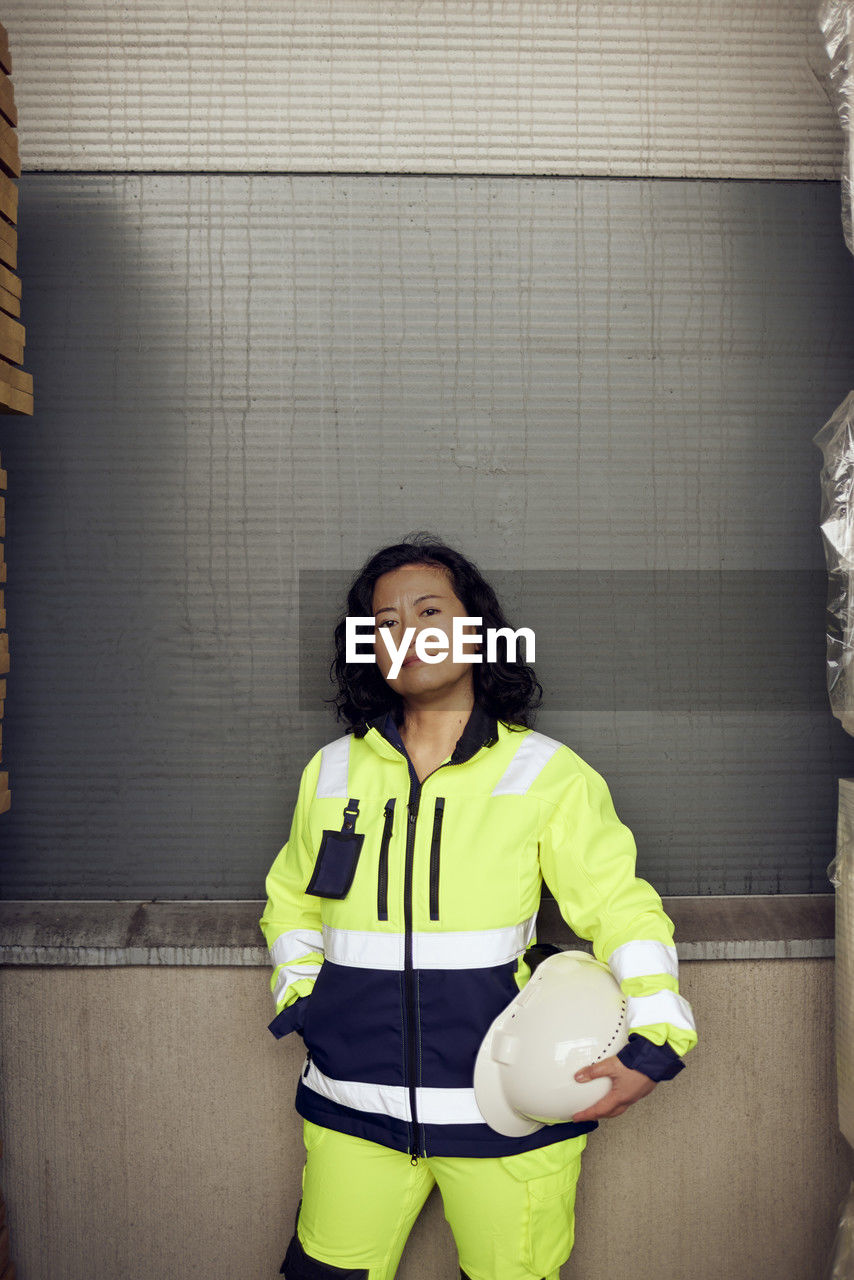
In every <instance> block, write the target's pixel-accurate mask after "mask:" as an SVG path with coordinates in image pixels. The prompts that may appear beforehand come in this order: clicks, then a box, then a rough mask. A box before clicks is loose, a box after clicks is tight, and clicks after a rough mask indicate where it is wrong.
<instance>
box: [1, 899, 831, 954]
mask: <svg viewBox="0 0 854 1280" xmlns="http://www.w3.org/2000/svg"><path fill="white" fill-rule="evenodd" d="M263 908H264V903H263V901H262V900H258V901H255V900H249V901H239V902H237V901H220V900H216V901H211V900H210V899H205V900H200V901H181V902H138V901H134V902H105V901H90V902H79V901H76V902H53V901H17V902H0V965H62V966H87V965H88V966H95V967H110V966H114V965H197V966H200V967H209V966H214V965H241V966H244V965H248V966H252V965H254V966H258V967H263V968H266V967H267V966H268V965H269V963H270V961H269V956H268V954H267V949H266V947H265V946H264V943H263V939H262V937H261V931H260V929H259V927H258V920H259V918H260V916H261V912H262V910H263ZM664 908H665V910H666V911H667V913H668V915H669V916H670V918H671V919H672V920H673V923H674V925H675V926H676V944H677V950H678V952H679V957H680V959H681V960H780V959H805V958H806V959H808V958H822V957H827V956H832V955H833V954H834V895H833V894H780V895H773V896H759V895H756V896H748V897H702V898H665V899H664ZM537 932H538V937H539V938H540V940H541V941H543V942H554V943H558V944H562V945H565V946H578V947H586V948H587V949H589V944H587V943H585V942H583V941H580V940H579V939H578V938H576V937H575V935H574V934H573V933H571V931H570V930H569V929H568V928H567V926H566V925H565V924H564V922H563V920H562V919H561V916H560V913H559V912H558V909H557V905H556V904H555V902H554V901H553V900H552V899H549V900H547V901H545V902H544V903H543V905H542V908H541V910H540V916H539V922H538V930H537Z"/></svg>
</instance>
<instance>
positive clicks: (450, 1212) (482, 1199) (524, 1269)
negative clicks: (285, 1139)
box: [283, 1121, 587, 1280]
mask: <svg viewBox="0 0 854 1280" xmlns="http://www.w3.org/2000/svg"><path fill="white" fill-rule="evenodd" d="M303 1134H304V1139H305V1146H306V1164H305V1168H304V1171H303V1198H302V1205H301V1207H300V1212H299V1218H298V1223H297V1237H298V1241H299V1245H296V1244H295V1245H294V1248H295V1249H297V1250H299V1252H300V1254H301V1255H302V1257H303V1260H302V1262H300V1264H299V1265H297V1266H296V1267H294V1270H295V1272H298V1273H299V1275H300V1276H302V1275H303V1274H306V1275H311V1274H312V1272H311V1267H310V1265H309V1267H308V1270H305V1263H306V1262H308V1261H309V1260H311V1259H314V1260H316V1261H318V1262H321V1263H324V1264H326V1266H327V1267H330V1266H331V1267H337V1268H340V1269H342V1270H344V1271H349V1272H353V1273H355V1274H356V1275H362V1276H364V1277H365V1280H391V1278H392V1277H393V1276H394V1274H395V1272H396V1270H397V1266H398V1263H399V1261H400V1256H401V1254H402V1253H403V1246H404V1245H405V1243H406V1240H407V1237H408V1235H409V1233H410V1231H411V1230H412V1226H413V1224H414V1222H415V1219H416V1218H417V1217H418V1214H419V1212H420V1210H421V1208H422V1206H423V1204H424V1201H425V1200H426V1199H427V1196H428V1195H429V1193H430V1190H431V1189H432V1187H433V1185H434V1183H435V1184H438V1187H439V1191H440V1194H441V1196H442V1201H443V1204H444V1210H445V1218H446V1219H447V1221H448V1224H449V1226H450V1228H451V1231H452V1232H453V1236H454V1240H455V1242H456V1246H457V1252H458V1254H459V1264H460V1269H461V1270H462V1271H463V1272H464V1273H465V1275H466V1276H468V1277H469V1278H470V1280H558V1268H559V1267H560V1266H561V1264H562V1263H564V1262H565V1261H566V1260H567V1258H568V1257H569V1255H570V1252H571V1250H572V1244H573V1240H574V1237H575V1189H576V1183H577V1181H578V1175H579V1172H580V1169H581V1153H582V1151H583V1150H584V1147H585V1145H586V1142H587V1136H586V1134H582V1135H581V1136H580V1137H577V1138H569V1139H567V1140H566V1141H563V1142H556V1143H553V1144H552V1145H551V1146H547V1147H540V1148H539V1149H537V1150H536V1151H526V1152H522V1153H521V1154H520V1155H513V1156H498V1157H489V1158H486V1159H472V1158H469V1157H463V1156H428V1157H426V1158H420V1159H419V1160H418V1162H417V1164H414V1165H413V1164H412V1161H411V1158H410V1156H409V1155H408V1154H406V1153H405V1152H402V1151H394V1150H392V1149H390V1148H389V1147H383V1146H380V1145H378V1144H377V1143H375V1142H368V1141H366V1140H365V1139H363V1138H354V1137H351V1136H350V1135H349V1134H343V1133H338V1132H336V1131H335V1130H332V1129H324V1128H321V1127H319V1126H318V1125H315V1124H312V1123H311V1122H310V1121H304V1122H303ZM300 1246H301V1249H300ZM286 1261H287V1260H286ZM283 1269H284V1273H285V1276H286V1277H287V1274H288V1271H287V1267H286V1266H285V1267H284V1268H283ZM318 1274H320V1275H323V1274H325V1275H327V1276H328V1275H329V1274H330V1273H329V1272H328V1271H327V1272H325V1273H324V1272H322V1271H320V1270H319V1272H318Z"/></svg>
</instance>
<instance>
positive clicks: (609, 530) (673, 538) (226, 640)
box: [3, 174, 854, 898]
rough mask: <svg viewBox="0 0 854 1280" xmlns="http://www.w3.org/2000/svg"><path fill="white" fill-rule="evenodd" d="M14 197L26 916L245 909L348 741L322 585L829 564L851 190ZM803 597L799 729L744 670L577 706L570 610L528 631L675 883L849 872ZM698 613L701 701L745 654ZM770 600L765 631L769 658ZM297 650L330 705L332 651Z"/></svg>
mask: <svg viewBox="0 0 854 1280" xmlns="http://www.w3.org/2000/svg"><path fill="white" fill-rule="evenodd" d="M21 191H22V209H23V211H24V214H25V216H22V220H21V225H22V254H25V255H26V261H27V264H28V265H27V270H26V279H27V294H28V299H29V308H30V311H29V317H28V331H29V334H30V340H31V342H30V347H29V352H30V359H31V364H32V368H33V370H34V372H35V373H36V375H37V378H38V384H39V387H40V396H39V410H38V414H37V417H36V419H35V420H34V422H33V424H32V427H30V428H28V429H27V430H26V431H20V430H19V431H16V432H9V433H8V444H7V445H6V446H5V447H4V459H6V461H7V465H8V467H9V475H10V487H9V520H8V534H9V542H8V549H7V554H8V560H9V590H8V614H9V628H10V633H11V634H12V635H13V636H14V637H15V650H16V654H17V657H16V662H15V670H14V678H13V679H10V682H9V701H8V715H7V723H8V746H9V759H10V762H11V765H10V767H11V768H12V769H13V771H14V784H15V788H16V790H15V796H16V802H15V805H14V806H13V810H12V812H11V813H10V814H8V815H6V816H5V817H4V823H5V829H4V832H3V835H4V837H5V842H6V848H7V850H8V851H9V855H10V856H9V857H8V858H7V865H6V868H5V872H4V896H5V897H9V898H14V897H45V898H50V897H64V896H68V897H83V898H87V897H94V898H97V897H106V898H110V897H118V898H137V897H138V898H145V897H151V896H157V897H173V896H174V897H200V896H202V897H203V896H206V894H210V896H212V897H221V898H229V897H236V898H252V897H257V896H259V892H260V890H261V885H262V883H263V875H264V873H265V872H266V869H267V867H268V866H269V863H270V862H271V861H272V857H273V855H274V854H275V852H276V851H277V849H278V848H279V846H280V845H281V844H282V843H283V841H284V839H285V837H286V835H287V830H288V826H289V822H290V810H291V805H292V802H293V799H294V796H295V791H296V784H297V779H298V776H299V771H300V769H301V768H302V766H303V764H304V763H305V761H306V759H307V758H308V757H309V756H310V755H311V754H312V753H313V751H314V750H315V749H316V748H317V747H318V746H319V745H320V744H321V743H322V742H323V741H325V740H327V739H329V738H330V737H334V736H336V735H337V733H338V732H340V730H339V729H337V728H336V727H335V725H334V723H333V722H332V720H331V718H329V716H328V715H324V712H323V709H322V707H321V704H320V701H319V696H314V695H313V696H312V697H311V698H310V699H309V700H308V704H307V705H304V706H303V707H302V708H301V707H300V674H301V673H300V667H299V653H298V641H299V636H300V604H301V600H300V593H299V582H300V574H301V572H302V574H303V577H305V576H306V574H308V575H309V577H310V572H309V571H311V570H312V569H326V570H329V569H341V568H343V569H348V570H353V569H355V568H356V567H357V566H358V564H359V563H360V561H361V560H362V558H363V557H364V556H366V555H367V554H368V553H369V552H370V551H371V550H373V549H374V548H375V547H376V546H377V545H378V544H380V543H381V542H383V541H389V540H396V539H397V538H398V537H400V536H401V535H402V534H404V533H405V532H407V531H408V530H410V529H417V528H432V529H435V530H437V531H439V532H441V533H443V534H444V535H445V536H446V537H447V538H448V539H449V540H450V541H452V542H456V543H459V544H460V545H461V546H462V547H463V548H464V549H466V550H467V551H468V552H469V553H470V554H472V555H473V556H474V557H475V558H476V559H478V560H479V561H480V562H481V563H482V564H483V566H484V568H486V569H487V570H490V569H491V570H498V569H500V570H508V569H518V570H525V571H527V572H528V573H529V574H530V575H536V574H537V573H538V572H539V571H540V570H542V569H545V568H548V569H552V570H553V569H556V568H559V567H563V568H566V569H573V570H577V569H580V570H582V571H584V572H585V573H589V574H590V575H591V577H592V578H593V579H594V580H596V581H597V583H598V579H597V575H599V574H601V571H603V570H611V569H614V568H616V569H619V570H626V571H634V572H636V573H637V574H638V575H639V577H640V578H641V580H642V581H649V577H648V575H649V571H650V570H651V569H656V570H664V569H671V570H700V571H706V570H707V571H709V572H710V576H711V577H712V578H713V577H714V574H715V573H717V572H719V571H721V570H722V571H723V572H724V574H726V573H727V572H742V571H744V570H749V569H753V570H767V571H769V579H768V581H772V580H773V575H774V574H775V573H776V574H783V575H785V573H786V571H792V570H798V571H802V572H804V577H805V578H806V577H808V575H807V574H806V573H805V571H808V570H810V569H812V570H814V571H815V572H817V573H819V574H820V573H821V571H822V567H823V559H822V552H821V546H820V542H819V536H818V531H817V510H818V493H817V479H816V477H817V472H818V461H819V456H818V452H817V450H815V449H814V447H813V446H812V444H811V435H812V434H813V432H814V431H815V429H817V427H818V426H820V425H821V423H822V422H823V421H824V419H825V417H826V416H827V413H828V411H829V409H830V408H832V407H833V406H834V405H835V404H836V403H837V402H838V401H839V400H840V399H841V398H842V395H843V394H844V392H845V391H846V390H847V389H848V385H849V379H850V375H851V361H852V337H851V335H852V333H854V288H852V285H853V284H854V267H852V264H851V262H850V259H849V257H848V255H847V254H846V252H845V249H844V246H843V244H842V239H841V234H840V231H839V214H838V189H837V188H836V187H835V186H834V185H822V184H805V183H789V184H782V183H775V184H769V183H709V182H706V183H699V184H698V183H695V182H690V181H667V182H663V181H658V182H655V181H642V182H625V181H618V180H580V179H576V180H568V179H565V180H561V179H546V178H540V179H518V180H506V179H500V178H478V179H453V178H440V177H435V178H415V177H382V178H379V177H375V178H368V177H363V178H356V177H319V176H303V177H293V176H292V177H286V178H282V177H275V176H272V175H270V176H251V177H250V176H246V177H241V176H229V177H223V176H201V175H199V176H177V175H171V176H164V175H161V176H157V175H148V176H145V175H133V176H129V175H126V176H93V175H88V176H85V175H79V176H72V175H68V176H63V175H33V174H30V175H28V176H26V177H25V178H24V179H23V180H22V184H21ZM24 237H26V240H25V241H24ZM643 575H647V577H646V578H644V576H643ZM786 591H787V592H790V584H789V583H788V582H787V584H786ZM798 592H800V594H798ZM798 592H796V593H795V595H794V596H791V594H789V595H787V598H788V599H790V600H791V605H790V607H791V609H792V611H793V612H795V611H797V610H798V608H799V607H801V605H803V607H807V605H808V607H809V609H810V610H811V612H812V616H813V618H814V625H813V630H812V636H813V638H812V640H810V641H809V643H807V637H805V635H804V634H803V633H799V634H800V636H801V644H802V645H803V648H802V656H801V659H800V661H799V662H798V661H796V662H795V663H794V664H792V663H791V662H790V657H789V655H788V654H785V655H783V656H784V660H785V661H786V662H787V663H789V664H790V667H793V669H794V679H795V680H796V681H797V694H796V696H795V697H794V700H793V699H792V698H791V697H786V699H785V701H784V703H783V704H782V705H781V706H780V707H776V706H775V705H774V704H773V701H771V702H769V700H768V698H767V696H765V697H764V698H763V697H760V698H758V699H756V698H754V697H753V690H752V689H751V688H749V687H748V688H747V690H746V691H745V694H744V701H743V703H739V702H736V703H735V704H733V703H732V701H729V702H722V703H721V704H720V706H715V705H710V704H709V701H708V698H707V697H706V698H705V699H704V698H702V697H699V696H698V698H697V701H696V702H695V701H692V699H691V698H690V696H688V697H687V698H686V700H685V702H684V704H682V705H676V706H674V705H673V704H672V702H671V703H669V704H661V705H657V704H656V703H655V702H654V700H653V701H652V702H651V701H650V700H647V701H644V700H643V699H637V698H632V699H631V701H629V702H628V704H627V702H626V701H624V700H622V699H620V698H618V699H616V701H615V702H614V703H613V705H610V706H609V705H608V704H605V705H604V706H602V705H600V706H598V707H597V706H592V707H591V706H589V705H587V706H586V708H585V709H584V710H579V709H578V708H577V706H576V708H575V709H573V708H572V707H571V706H570V707H567V705H566V701H565V699H563V698H562V696H561V695H562V690H561V688H560V687H559V684H558V681H559V676H560V672H561V670H562V665H561V664H562V662H564V661H565V654H566V653H567V652H570V651H571V650H569V649H568V648H567V646H566V645H565V643H564V641H563V638H562V635H561V633H560V630H559V628H556V625H555V624H552V628H551V631H549V630H548V628H547V629H546V632H545V635H544V636H543V637H541V648H544V650H545V651H544V652H543V657H544V659H545V660H547V661H546V665H548V666H549V667H550V669H551V670H552V671H553V672H555V677H556V678H555V681H554V682H553V684H552V689H551V693H552V697H551V699H550V701H549V702H548V704H547V705H548V707H549V708H550V709H549V710H547V712H546V713H544V714H543V716H542V717H541V720H540V727H541V728H542V729H543V730H544V732H546V733H548V734H550V735H552V736H555V737H559V738H562V739H564V740H566V741H568V742H569V743H570V744H571V745H572V746H573V747H574V748H575V749H576V750H577V751H578V752H579V753H580V754H581V755H583V756H585V758H587V759H589V760H590V762H591V763H592V764H593V765H594V766H595V767H596V768H598V769H599V770H600V771H601V772H603V773H604V774H605V776H606V778H608V780H609V782H610V783H611V786H612V791H613V794H614V798H615V802H616V804H617V808H618V811H619V812H620V813H621V815H622V816H623V817H624V819H625V820H626V821H627V822H628V823H629V825H630V826H631V827H632V828H633V829H634V830H635V832H636V835H637V838H638V844H639V847H640V867H641V871H642V873H643V874H645V875H647V876H649V877H650V878H652V879H653V880H654V882H655V883H656V885H657V887H658V888H659V889H660V891H662V892H666V893H674V894H678V893H715V892H725V893H727V892H735V893H744V892H747V893H751V892H753V893H762V892H792V893H796V892H815V891H825V890H827V888H828V884H827V880H826V875H825V868H826V866H827V863H828V862H829V861H830V858H831V857H832V854H833V841H834V824H835V813H836V800H835V790H836V778H837V776H838V775H839V774H840V773H846V772H851V771H852V764H854V760H852V752H851V746H850V739H847V738H846V737H845V736H844V735H843V734H842V731H841V730H840V729H839V728H838V726H837V725H836V722H835V721H833V720H832V719H831V717H830V715H829V712H828V711H827V709H826V707H825V705H824V703H823V700H822V698H821V693H820V684H821V662H822V653H821V628H822V617H821V607H820V601H819V600H817V599H816V593H815V592H813V591H811V590H808V589H807V587H803V588H798ZM803 602H807V603H806V604H803ZM338 605H339V599H338V598H337V597H336V599H335V600H332V601H329V602H327V608H328V610H329V611H330V614H332V613H334V611H335V610H336V609H337V607H338ZM630 606H631V607H637V605H636V602H635V603H634V605H633V603H632V597H631V594H629V596H628V597H627V599H626V601H624V602H623V604H622V607H623V608H629V607H630ZM709 608H710V610H711V613H710V617H709V620H708V627H707V628H706V631H705V633H704V635H703V637H702V639H703V644H702V645H700V646H697V647H696V653H695V654H694V656H693V657H692V659H691V661H690V662H689V663H688V667H689V668H690V667H692V666H693V667H694V668H695V669H696V681H697V682H698V685H699V684H702V681H703V673H704V662H705V660H706V659H705V657H704V655H706V654H708V655H709V661H711V660H714V661H715V662H716V663H717V664H718V665H720V663H721V662H722V663H723V666H724V668H725V669H726V670H728V671H730V672H731V673H732V674H733V676H734V677H739V676H740V675H741V673H742V667H743V664H744V662H746V661H747V658H746V657H745V656H744V655H743V654H742V648H741V645H740V639H739V635H738V633H733V631H732V629H731V628H730V629H729V630H727V628H726V626H724V625H723V624H724V619H723V617H722V615H721V609H722V608H723V605H721V606H720V607H719V608H718V609H717V610H716V608H715V605H714V596H713V597H712V600H711V604H710V605H709ZM768 616H769V615H763V616H757V617H751V616H750V615H749V613H748V616H747V623H748V624H749V625H750V626H751V628H752V634H751V638H750V644H749V650H750V657H749V660H750V661H751V662H753V663H754V664H755V663H756V662H757V637H761V635H762V629H763V627H765V626H767V622H768ZM519 621H522V619H519ZM626 622H627V619H626V618H625V617H621V619H620V626H621V628H622V629H623V633H624V634H625V633H626ZM631 630H632V629H631V627H630V626H629V627H628V632H629V634H631ZM686 634H687V633H686ZM695 644H696V642H695ZM550 646H551V648H549V647H550ZM780 647H781V642H780V637H779V636H776V635H771V636H768V639H767V655H768V656H767V660H768V662H773V661H774V660H775V652H776V651H777V650H779V649H780ZM758 649H759V659H758V660H759V661H760V662H761V661H762V656H763V645H762V644H761V643H760V644H759V646H758ZM656 656H658V655H656ZM302 657H303V661H304V663H305V662H308V663H310V664H313V666H312V667H311V668H310V669H309V670H308V671H307V672H304V673H302V674H303V676H304V678H305V679H306V680H313V681H314V687H315V688H317V684H318V680H319V679H320V678H321V677H322V673H323V669H324V666H325V664H326V662H327V660H328V659H327V654H326V653H325V652H323V651H322V649H320V648H318V647H317V646H314V647H310V648H309V650H308V652H307V653H303V655H302ZM629 658H630V655H629ZM810 663H812V664H813V665H812V666H810V665H809V664H810ZM817 687H818V690H819V695H818V697H817V698H816V696H815V691H816V688H817ZM689 695H690V689H689ZM648 698H649V696H648Z"/></svg>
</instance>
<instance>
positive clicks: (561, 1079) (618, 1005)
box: [474, 951, 655, 1136]
mask: <svg viewBox="0 0 854 1280" xmlns="http://www.w3.org/2000/svg"><path fill="white" fill-rule="evenodd" d="M627 1040H628V1031H627V1028H626V1002H625V999H624V998H623V995H622V992H621V991H620V988H619V986H618V984H617V982H616V981H615V979H614V977H613V975H612V974H611V971H610V969H609V968H608V966H607V965H605V964H602V963H600V962H599V961H598V960H595V959H594V958H593V957H592V956H591V955H588V954H587V952H584V951H564V952H559V953H558V954H557V955H553V956H550V957H549V958H548V959H547V960H544V961H543V962H542V963H541V964H540V965H539V966H538V967H537V969H536V970H535V971H534V974H533V976H532V977H531V979H530V981H529V982H528V984H527V986H526V987H525V988H524V989H523V990H522V991H521V992H520V993H519V995H518V996H517V997H516V998H515V1000H513V1001H512V1002H511V1003H510V1004H509V1005H508V1006H507V1008H506V1009H504V1010H503V1011H502V1012H501V1014H499V1016H498V1017H497V1018H496V1019H495V1021H494V1022H493V1024H492V1026H491V1027H490V1029H489V1031H488V1032H487V1034H486V1037H485V1038H484V1041H483V1043H482V1045H481V1047H480V1051H479V1053H478V1056H477V1062H476V1064H475V1073H474V1087H475V1096H476V1098H477V1104H478V1107H479V1108H480V1111H481V1113H482V1115H483V1117H484V1119H485V1120H486V1122H487V1123H488V1124H489V1125H490V1126H491V1127H492V1128H493V1129H495V1130H497V1132H499V1133H503V1134H507V1135H513V1136H522V1135H524V1134H530V1133H535V1132H536V1131H537V1130H538V1129H541V1128H543V1126H544V1125H546V1124H557V1123H561V1122H564V1121H567V1120H578V1121H584V1120H595V1119H599V1118H600V1117H601V1116H610V1115H621V1114H622V1113H623V1111H625V1110H626V1109H627V1107H628V1106H630V1105H631V1103H632V1102H634V1101H636V1100H637V1098H640V1097H643V1096H644V1095H645V1094H646V1093H649V1092H651V1090H652V1089H653V1088H654V1087H655V1085H654V1083H653V1081H652V1080H650V1079H649V1078H648V1077H647V1076H644V1075H642V1073H641V1072H639V1071H632V1070H631V1069H630V1068H629V1067H625V1066H623V1064H622V1063H621V1062H620V1061H619V1059H618V1058H616V1056H615V1055H616V1053H617V1052H618V1051H619V1050H620V1049H621V1048H622V1047H623V1046H624V1045H625V1044H626V1043H627Z"/></svg>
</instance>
